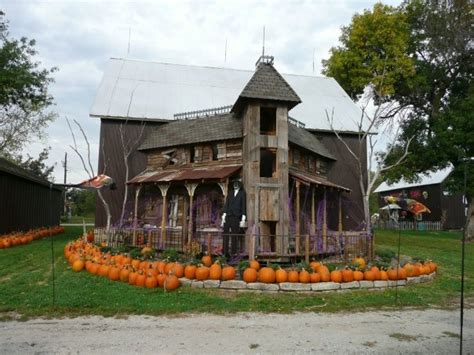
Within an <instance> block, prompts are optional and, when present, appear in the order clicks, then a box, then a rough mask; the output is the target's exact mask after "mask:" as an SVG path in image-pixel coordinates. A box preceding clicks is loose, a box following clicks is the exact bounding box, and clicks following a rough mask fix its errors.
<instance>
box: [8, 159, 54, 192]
mask: <svg viewBox="0 0 474 355" xmlns="http://www.w3.org/2000/svg"><path fill="white" fill-rule="evenodd" d="M0 171H1V172H4V173H7V174H10V175H14V176H17V177H19V178H22V179H25V180H28V181H31V182H34V183H37V184H40V185H46V186H49V185H50V182H49V181H47V180H45V179H42V178H40V177H38V176H36V175H35V174H33V173H32V172H30V171H28V170H26V169H24V168H22V167H20V166H18V165H17V164H15V163H13V162H11V161H9V160H8V159H5V158H2V157H0ZM53 188H56V189H57V187H54V186H53Z"/></svg>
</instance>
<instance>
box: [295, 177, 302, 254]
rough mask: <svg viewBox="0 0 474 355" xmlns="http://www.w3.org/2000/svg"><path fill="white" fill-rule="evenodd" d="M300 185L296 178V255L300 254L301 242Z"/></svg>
mask: <svg viewBox="0 0 474 355" xmlns="http://www.w3.org/2000/svg"><path fill="white" fill-rule="evenodd" d="M300 186H301V183H300V182H299V181H298V180H296V237H295V243H296V246H295V252H296V255H299V254H300V243H301V219H300V218H301V217H300V214H301V211H300Z"/></svg>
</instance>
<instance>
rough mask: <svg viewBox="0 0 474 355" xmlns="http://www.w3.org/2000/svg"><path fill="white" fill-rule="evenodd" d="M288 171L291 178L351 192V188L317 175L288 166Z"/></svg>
mask: <svg viewBox="0 0 474 355" xmlns="http://www.w3.org/2000/svg"><path fill="white" fill-rule="evenodd" d="M289 172H290V176H292V177H293V178H296V179H297V180H300V181H302V182H303V183H307V184H315V185H323V186H326V187H332V188H335V189H338V190H342V191H345V192H351V189H349V188H347V187H344V186H341V185H337V184H335V183H333V182H331V181H329V180H327V179H324V178H322V177H320V176H317V175H313V174H310V173H307V172H304V171H301V170H297V169H294V168H289Z"/></svg>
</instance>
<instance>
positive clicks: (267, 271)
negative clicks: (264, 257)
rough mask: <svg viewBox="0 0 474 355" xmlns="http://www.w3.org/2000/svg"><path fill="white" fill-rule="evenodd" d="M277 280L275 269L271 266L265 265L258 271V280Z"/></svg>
mask: <svg viewBox="0 0 474 355" xmlns="http://www.w3.org/2000/svg"><path fill="white" fill-rule="evenodd" d="M275 280H276V275H275V270H273V269H272V268H271V267H263V268H261V269H260V270H259V271H258V281H260V282H263V283H266V284H272V283H274V282H275Z"/></svg>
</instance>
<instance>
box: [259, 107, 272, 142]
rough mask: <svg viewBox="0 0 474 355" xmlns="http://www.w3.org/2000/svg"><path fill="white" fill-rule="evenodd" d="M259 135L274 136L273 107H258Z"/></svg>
mask: <svg viewBox="0 0 474 355" xmlns="http://www.w3.org/2000/svg"><path fill="white" fill-rule="evenodd" d="M260 134H265V135H270V136H274V135H276V108H275V107H260Z"/></svg>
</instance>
